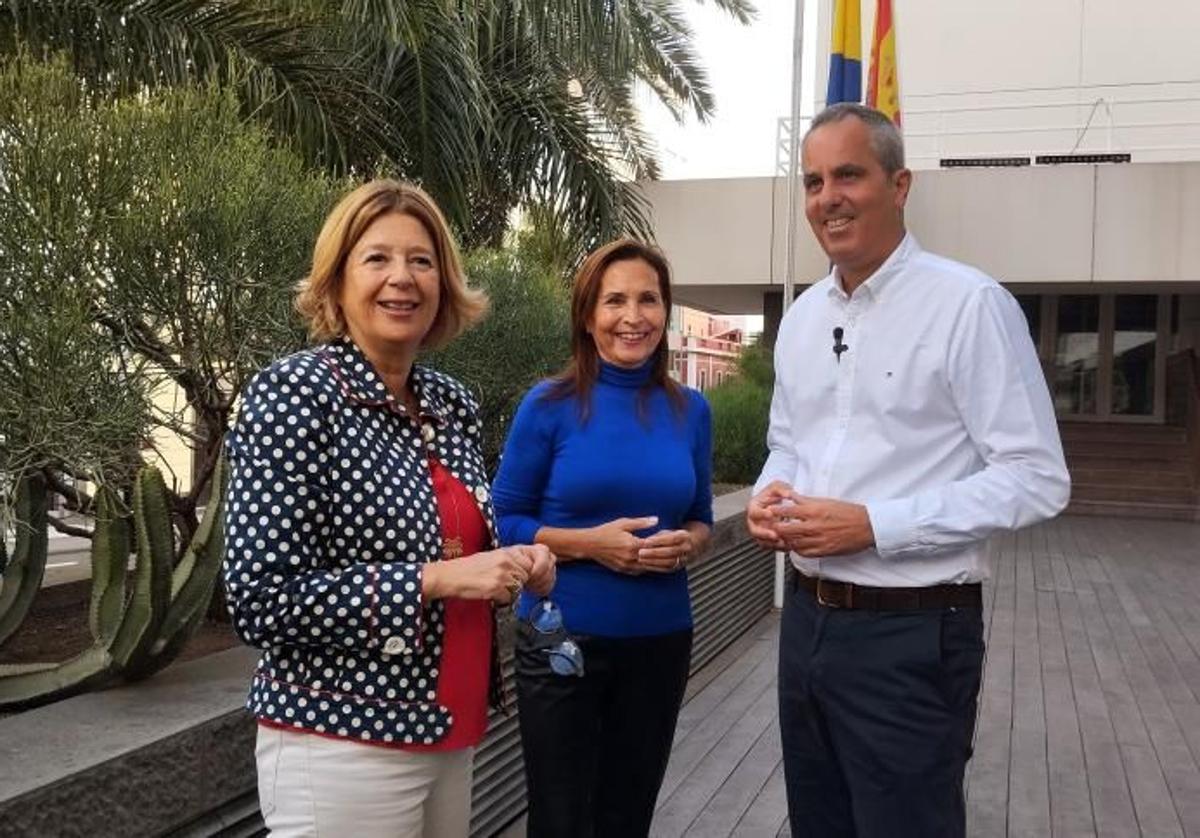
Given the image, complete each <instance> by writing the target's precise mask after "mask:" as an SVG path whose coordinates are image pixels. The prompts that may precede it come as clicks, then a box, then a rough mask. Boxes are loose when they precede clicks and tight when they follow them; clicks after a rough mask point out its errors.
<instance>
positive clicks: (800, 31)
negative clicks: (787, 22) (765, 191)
mask: <svg viewBox="0 0 1200 838" xmlns="http://www.w3.org/2000/svg"><path fill="white" fill-rule="evenodd" d="M804 1H805V0H796V14H795V17H794V18H793V26H792V116H791V123H790V124H791V128H792V130H791V132H790V134H791V136H790V137H789V138H788V179H787V228H786V229H785V230H784V239H783V240H784V247H785V248H786V250H787V255H786V258H787V262H786V268H785V270H784V274H783V309H782V314H786V313H787V310H788V307H789V306H791V304H792V298H793V297H794V296H795V293H796V292H795V288H796V222H797V221H798V220H799V219H798V218H797V215H798V212H797V210H798V208H799V205H800V202H799V199H798V195H797V192H798V191H799V186H800V171H799V170H800V102H801V99H802V98H803V95H802V94H803V89H802V85H801V76H802V74H803V70H804V60H803V57H804V55H803V54H804Z"/></svg>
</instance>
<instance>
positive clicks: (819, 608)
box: [747, 104, 1070, 838]
mask: <svg viewBox="0 0 1200 838" xmlns="http://www.w3.org/2000/svg"><path fill="white" fill-rule="evenodd" d="M802 165H803V176H804V189H805V193H806V199H805V212H806V215H807V216H808V221H809V224H810V225H811V226H812V229H813V232H814V233H815V234H816V236H817V239H818V241H819V242H820V243H821V247H822V248H823V249H824V250H825V252H826V253H827V254H828V255H829V259H830V261H831V262H832V263H833V271H832V273H831V274H830V275H829V276H827V277H826V278H825V279H823V280H821V281H820V282H818V283H817V284H815V285H814V286H812V287H811V288H809V289H808V290H807V291H805V293H804V294H802V295H801V296H800V297H799V298H798V299H797V300H796V302H795V304H793V305H792V306H791V308H790V309H789V310H788V312H787V314H786V316H785V317H784V319H783V322H782V323H781V325H780V328H779V335H778V338H777V340H776V345H775V370H776V379H775V393H774V398H773V400H772V403H771V423H770V430H769V431H768V434H767V442H768V446H769V448H770V456H769V457H768V459H767V463H766V465H765V466H764V467H763V471H762V475H761V476H760V477H759V479H758V483H757V485H756V486H755V495H754V498H753V499H752V500H751V501H750V505H749V508H748V509H747V522H748V526H749V528H750V532H751V535H753V536H754V537H755V538H756V539H757V540H758V541H759V543H760V544H762V545H764V546H767V547H769V548H771V549H777V550H787V551H789V552H790V554H791V559H792V562H793V564H794V565H795V567H796V569H797V571H798V572H797V573H796V574H795V579H796V583H795V584H794V585H793V587H792V590H791V591H790V592H789V594H788V597H787V602H786V604H785V607H784V612H783V621H782V629H781V636H780V667H779V672H780V675H779V702H780V725H781V728H782V734H783V754H784V770H785V776H786V781H787V789H788V814H789V817H790V820H791V829H792V834H793V835H796V836H810V835H811V836H818V837H819V838H825V837H826V836H857V838H868V837H870V838H874V836H888V838H895V836H906V835H911V836H920V838H938V836H962V835H964V834H965V830H966V813H965V805H964V800H963V794H962V781H963V772H964V770H965V767H966V761H967V759H968V758H969V756H970V752H971V741H972V736H973V732H974V721H975V709H976V698H977V695H978V691H979V683H980V674H981V669H982V663H983V623H982V616H981V614H982V597H981V593H980V584H979V583H980V582H981V581H982V580H983V579H984V578H985V577H986V575H987V572H988V567H987V547H986V543H985V541H986V539H987V537H988V536H989V535H990V534H991V533H993V532H996V531H997V530H1005V529H1014V528H1017V527H1023V526H1027V525H1029V524H1032V523H1035V522H1037V521H1042V520H1045V519H1047V518H1051V517H1053V516H1054V515H1056V514H1057V513H1058V512H1060V511H1061V510H1062V509H1063V507H1064V506H1066V503H1067V499H1068V496H1069V493H1070V478H1069V476H1068V474H1067V469H1066V465H1065V463H1064V461H1063V454H1062V445H1061V443H1060V441H1059V436H1058V426H1057V423H1056V422H1055V417H1054V409H1053V407H1052V404H1051V401H1050V396H1049V393H1048V392H1047V389H1046V382H1045V379H1044V377H1043V375H1042V371H1041V368H1040V366H1039V364H1038V359H1037V355H1036V352H1035V351H1034V348H1033V343H1032V341H1031V339H1030V335H1029V329H1028V326H1027V324H1026V322H1025V319H1024V316H1023V314H1022V313H1021V310H1020V308H1019V306H1018V305H1017V303H1016V301H1015V300H1014V299H1013V298H1012V296H1011V295H1010V294H1009V293H1008V292H1007V291H1006V290H1004V289H1003V288H1002V287H1001V286H1000V285H999V284H997V283H996V282H995V281H994V280H993V279H991V278H990V277H988V276H986V275H985V274H983V273H982V272H980V271H978V270H976V269H974V268H971V267H969V266H966V265H963V264H960V263H957V262H953V261H950V260H948V259H944V258H942V257H939V256H935V255H933V254H930V253H926V252H925V251H923V250H921V248H920V246H919V245H918V244H917V242H916V241H915V240H914V238H913V237H912V236H911V235H910V234H908V233H907V232H906V230H905V227H904V205H905V202H906V200H907V198H908V192H909V187H910V185H911V183H912V173H911V172H910V171H909V170H907V169H905V168H904V148H903V143H902V141H901V138H900V134H899V132H898V131H897V130H896V128H895V126H893V125H892V123H891V122H890V121H889V120H888V119H887V117H885V116H884V115H883V114H880V113H878V112H877V111H873V110H870V109H868V108H864V107H862V106H860V105H853V104H841V105H834V106H831V107H830V108H827V109H826V110H825V111H824V112H822V113H821V114H819V115H818V116H817V117H816V119H814V120H813V124H812V127H811V128H810V130H809V132H808V134H807V135H806V136H805V138H804V145H803V153H802ZM981 234H983V235H986V231H981Z"/></svg>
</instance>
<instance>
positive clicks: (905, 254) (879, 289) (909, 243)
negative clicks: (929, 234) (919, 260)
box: [829, 232, 921, 300]
mask: <svg viewBox="0 0 1200 838" xmlns="http://www.w3.org/2000/svg"><path fill="white" fill-rule="evenodd" d="M920 252H921V245H919V244H918V243H917V240H916V238H914V237H913V234H912V233H909V232H905V234H904V238H902V239H901V240H900V244H898V245H896V249H895V250H893V251H892V252H891V254H889V255H888V258H887V259H885V260H884V262H883V264H882V265H880V266H879V267H878V268H876V270H875V273H873V274H871V275H870V276H869V277H867V278H866V280H865V281H864V282H863V283H862V285H860V286H858V288H856V289H854V293H855V294H857V293H859V292H860V291H862V292H863V293H865V294H867V295H868V296H870V297H871V298H873V299H879V298H880V297H882V296H883V293H884V290H885V289H886V288H887V287H888V286H889V285H891V284H892V280H893V279H895V278H896V277H897V276H898V275H899V274H900V272H901V271H902V270H903V269H904V266H905V265H906V264H907V263H908V261H909V260H910V259H912V258H913V257H914V256H916V255H917V254H918V253H920ZM829 276H830V277H831V278H832V280H833V281H832V282H831V283H830V284H829V296H831V297H838V298H840V299H843V300H848V299H850V296H851V295H848V294H846V292H845V291H843V290H842V274H841V272H840V271H839V270H838V269H837V267H836V266H835V267H834V269H833V271H831V272H830V274H829ZM864 289H865V291H864Z"/></svg>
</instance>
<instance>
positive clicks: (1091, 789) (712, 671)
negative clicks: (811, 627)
mask: <svg viewBox="0 0 1200 838" xmlns="http://www.w3.org/2000/svg"><path fill="white" fill-rule="evenodd" d="M985 618H986V620H987V628H988V632H987V633H988V657H987V664H986V668H985V670H984V686H983V693H982V696H981V699H980V710H979V724H978V727H977V732H976V743H975V745H976V748H975V758H974V759H973V760H972V761H971V763H970V765H969V767H968V773H967V802H968V834H969V835H971V836H972V838H993V836H996V837H998V836H1036V837H1037V838H1042V836H1085V835H1095V836H1113V838H1131V836H1147V837H1148V836H1155V838H1157V836H1185V835H1186V836H1200V767H1198V766H1200V524H1191V523H1177V522H1170V521H1131V520H1121V519H1105V518H1084V517H1072V516H1068V517H1064V518H1060V519H1059V520H1057V521H1054V522H1052V523H1050V524H1045V525H1042V526H1039V527H1034V528H1032V529H1029V530H1025V531H1022V532H1020V533H1017V534H1016V535H1012V536H1007V537H1004V538H999V539H997V541H996V544H995V550H994V559H993V579H992V582H991V583H989V584H988V585H987V586H986V588H985ZM777 648H778V618H777V617H776V616H770V617H767V618H765V619H764V620H763V621H762V622H761V623H759V624H758V626H757V627H756V628H755V629H754V630H753V631H751V632H750V633H748V634H747V635H746V636H744V637H742V638H741V639H739V641H738V642H737V643H735V644H734V645H733V646H732V647H731V648H730V649H728V650H726V652H725V653H723V654H722V655H721V657H720V658H719V659H718V660H716V661H715V662H714V663H712V664H711V665H709V666H708V667H706V668H705V669H704V670H703V671H702V672H700V673H698V674H697V676H696V677H694V678H693V679H692V682H691V683H690V685H689V688H688V697H687V700H686V702H685V704H684V707H683V710H682V711H681V714H680V719H679V726H678V729H677V731H676V736H675V745H674V748H673V750H672V754H671V763H670V766H669V767H668V769H667V776H666V780H665V782H664V783H663V788H662V792H661V794H660V796H659V802H658V811H657V814H656V817H655V821H654V827H653V830H652V834H653V835H655V836H681V835H686V836H731V835H732V836H772V835H787V834H788V830H787V824H786V805H785V798H784V788H783V770H782V767H781V764H780V754H779V727H778V718H777V710H776V696H775V666H776V653H777Z"/></svg>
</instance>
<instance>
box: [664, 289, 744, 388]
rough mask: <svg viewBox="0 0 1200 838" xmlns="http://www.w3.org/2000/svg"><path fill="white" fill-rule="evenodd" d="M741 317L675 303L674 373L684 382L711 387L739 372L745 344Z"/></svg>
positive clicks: (671, 339)
mask: <svg viewBox="0 0 1200 838" xmlns="http://www.w3.org/2000/svg"><path fill="white" fill-rule="evenodd" d="M745 340H746V330H745V326H744V324H743V323H742V318H740V317H732V318H731V317H721V316H717V315H712V314H708V313H707V312H704V311H699V310H697V309H694V308H688V307H686V306H678V305H677V306H674V307H673V310H672V312H671V330H670V332H668V334H667V341H668V345H669V346H670V347H671V375H672V376H673V377H674V378H675V379H676V380H677V381H679V382H680V383H681V384H686V385H688V386H689V387H695V388H696V389H697V390H701V391H704V390H707V389H709V388H710V387H715V386H716V385H718V384H720V383H721V382H723V381H724V380H725V379H726V378H729V377H730V376H733V375H736V374H737V360H738V356H739V355H741V353H742V347H743V346H745Z"/></svg>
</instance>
